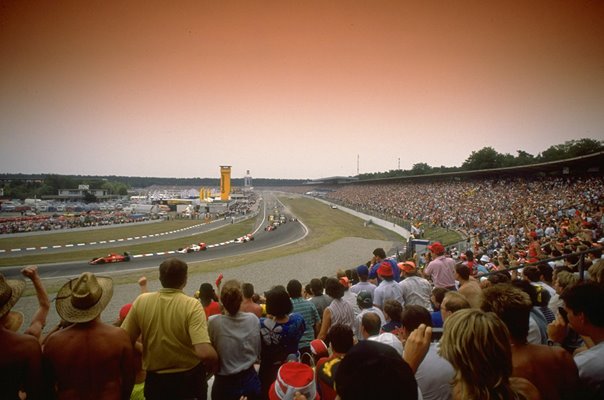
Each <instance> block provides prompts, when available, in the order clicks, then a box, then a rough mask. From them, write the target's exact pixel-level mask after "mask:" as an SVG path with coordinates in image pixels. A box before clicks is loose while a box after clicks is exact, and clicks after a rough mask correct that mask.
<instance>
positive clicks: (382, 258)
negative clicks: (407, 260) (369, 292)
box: [369, 247, 401, 285]
mask: <svg viewBox="0 0 604 400" xmlns="http://www.w3.org/2000/svg"><path fill="white" fill-rule="evenodd" d="M384 262H387V263H388V264H390V267H391V268H392V279H393V280H394V281H395V282H398V281H400V280H401V273H400V270H399V269H398V265H397V263H396V261H394V260H393V259H392V258H386V252H385V251H384V249H382V248H381V247H378V248H377V249H375V250H373V258H372V259H371V268H369V282H371V283H373V284H375V285H377V284H378V283H379V282H380V281H381V280H382V279H381V278H380V277H379V274H378V269H379V268H380V267H381V266H382V264H383V263H384Z"/></svg>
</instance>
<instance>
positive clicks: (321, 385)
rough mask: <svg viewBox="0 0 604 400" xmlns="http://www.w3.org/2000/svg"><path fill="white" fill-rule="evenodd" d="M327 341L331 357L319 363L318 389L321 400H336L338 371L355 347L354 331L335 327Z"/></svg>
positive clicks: (340, 325)
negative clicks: (348, 353)
mask: <svg viewBox="0 0 604 400" xmlns="http://www.w3.org/2000/svg"><path fill="white" fill-rule="evenodd" d="M327 341H328V342H329V347H330V348H331V355H330V356H329V357H323V358H320V359H319V360H318V361H317V367H316V371H317V388H318V391H319V394H320V395H321V400H335V398H336V395H337V394H336V389H335V376H336V371H337V370H338V367H339V364H340V362H341V361H342V359H343V358H344V356H345V355H346V353H347V352H348V350H350V349H351V348H352V346H353V345H354V338H353V333H352V329H350V327H349V326H346V325H342V324H336V325H333V326H332V327H331V328H330V329H329V332H328V334H327Z"/></svg>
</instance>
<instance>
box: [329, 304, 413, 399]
mask: <svg viewBox="0 0 604 400" xmlns="http://www.w3.org/2000/svg"><path fill="white" fill-rule="evenodd" d="M369 315H371V314H369ZM336 389H337V393H338V396H339V398H340V399H342V400H365V399H380V400H395V399H397V400H398V399H401V398H404V399H410V400H415V399H417V398H418V388H417V382H416V381H415V377H414V376H413V368H411V367H410V365H409V364H408V363H407V362H405V361H404V360H403V359H402V358H401V356H400V354H398V353H397V352H396V351H395V350H394V349H392V347H390V346H387V345H384V344H382V343H377V342H374V341H371V340H363V341H362V342H359V343H358V344H356V345H354V346H353V347H352V348H351V349H350V350H349V351H348V353H347V354H346V356H345V357H344V359H343V360H342V362H341V363H340V365H339V368H338V370H337V371H336Z"/></svg>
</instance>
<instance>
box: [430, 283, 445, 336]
mask: <svg viewBox="0 0 604 400" xmlns="http://www.w3.org/2000/svg"><path fill="white" fill-rule="evenodd" d="M447 292H448V290H447V289H445V288H434V289H432V296H430V301H431V302H432V308H433V309H434V311H432V312H431V313H430V315H431V316H432V327H434V328H442V327H443V316H442V313H441V312H440V306H441V304H442V302H443V299H444V298H445V294H446V293H447Z"/></svg>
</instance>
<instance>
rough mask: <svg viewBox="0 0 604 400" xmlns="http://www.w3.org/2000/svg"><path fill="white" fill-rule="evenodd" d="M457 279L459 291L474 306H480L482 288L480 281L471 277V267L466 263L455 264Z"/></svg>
mask: <svg viewBox="0 0 604 400" xmlns="http://www.w3.org/2000/svg"><path fill="white" fill-rule="evenodd" d="M455 279H457V280H458V281H459V289H457V291H458V292H459V293H460V294H462V295H463V296H464V297H465V298H466V299H467V300H468V303H470V306H471V307H472V308H480V305H481V303H482V289H481V288H480V285H479V284H478V282H476V280H474V278H471V277H470V268H468V266H467V265H464V264H457V265H456V266H455Z"/></svg>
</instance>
